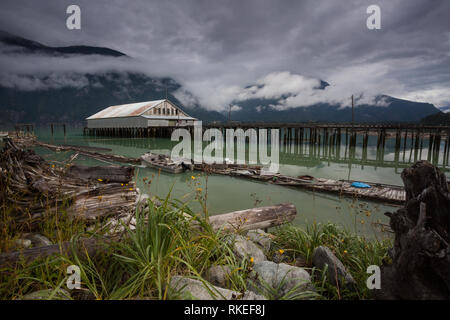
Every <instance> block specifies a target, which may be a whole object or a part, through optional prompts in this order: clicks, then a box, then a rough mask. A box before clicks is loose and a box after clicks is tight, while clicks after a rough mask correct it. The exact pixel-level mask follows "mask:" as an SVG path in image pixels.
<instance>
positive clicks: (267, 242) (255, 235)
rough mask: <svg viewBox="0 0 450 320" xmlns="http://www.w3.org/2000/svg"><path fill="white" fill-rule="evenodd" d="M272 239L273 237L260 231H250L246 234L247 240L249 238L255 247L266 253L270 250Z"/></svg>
mask: <svg viewBox="0 0 450 320" xmlns="http://www.w3.org/2000/svg"><path fill="white" fill-rule="evenodd" d="M272 237H273V236H272V235H271V234H269V233H266V232H264V231H263V230H261V229H257V230H250V231H249V232H247V238H249V240H251V241H253V242H254V243H256V244H257V245H259V246H261V248H262V249H263V250H264V252H268V251H269V250H270V247H271V246H272V243H273V241H272Z"/></svg>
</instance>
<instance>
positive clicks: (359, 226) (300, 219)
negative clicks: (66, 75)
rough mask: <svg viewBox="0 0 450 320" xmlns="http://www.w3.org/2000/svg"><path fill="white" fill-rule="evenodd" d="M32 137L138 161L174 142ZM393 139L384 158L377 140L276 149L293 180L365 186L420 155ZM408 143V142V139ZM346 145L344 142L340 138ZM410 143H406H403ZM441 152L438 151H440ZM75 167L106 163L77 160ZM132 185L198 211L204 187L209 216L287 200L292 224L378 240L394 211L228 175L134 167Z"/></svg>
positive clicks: (75, 134)
mask: <svg viewBox="0 0 450 320" xmlns="http://www.w3.org/2000/svg"><path fill="white" fill-rule="evenodd" d="M36 133H37V135H38V137H39V139H41V140H43V141H48V142H52V143H55V144H63V143H67V144H74V145H85V146H91V147H105V148H110V149H112V151H111V153H113V154H120V155H124V156H129V157H139V156H141V155H142V154H143V153H145V152H148V151H152V152H156V153H164V154H170V150H171V147H172V146H173V145H174V144H176V142H172V141H170V140H169V139H160V138H140V139H139V138H135V139H130V138H108V137H101V138H100V137H97V138H96V137H85V136H83V135H82V130H81V129H71V130H69V131H68V135H67V138H66V140H65V141H64V137H63V134H62V131H61V130H59V131H58V130H56V132H55V136H54V137H53V138H52V137H51V136H50V130H49V129H48V128H44V129H42V130H38V131H37V132H36ZM394 140H395V139H390V140H387V142H386V146H385V152H384V156H383V157H381V160H380V155H379V154H377V151H376V137H370V139H369V148H368V150H367V156H366V157H365V158H364V160H363V161H362V160H360V159H361V158H362V153H363V150H362V148H361V141H359V139H358V140H357V141H358V142H357V146H356V149H355V150H354V153H353V154H352V155H353V156H352V157H350V158H349V156H348V154H349V150H346V148H345V145H342V146H340V148H328V147H327V148H323V146H321V147H320V148H310V147H309V145H307V144H306V145H303V146H298V145H294V144H289V145H286V146H281V147H280V173H282V174H287V175H292V176H298V175H305V174H306V175H311V176H314V177H321V178H332V179H352V180H362V181H370V182H381V183H388V184H397V185H402V181H401V178H400V173H401V171H402V168H403V167H406V166H407V165H408V163H412V162H413V161H414V157H416V159H417V158H418V157H420V155H417V154H414V152H411V151H410V150H405V152H403V150H400V153H398V152H397V155H396V152H395V150H394V142H395V141H394ZM408 140H409V139H408ZM342 141H345V139H342ZM407 145H409V142H408V143H407ZM441 150H443V148H441ZM37 151H38V152H39V153H41V154H43V155H45V157H46V158H47V159H48V160H51V161H59V160H62V159H65V158H67V157H68V156H70V155H71V154H72V153H70V152H61V153H53V152H50V151H48V150H44V149H38V150H37ZM427 153H428V152H427V148H426V146H424V149H423V151H422V156H421V157H422V158H423V159H426V158H427ZM77 162H78V163H80V164H97V165H98V164H100V165H102V164H105V163H104V162H100V161H96V160H92V159H90V158H87V157H84V156H79V158H78V160H77ZM136 173H137V185H138V187H139V188H140V190H141V191H142V192H145V193H150V194H152V195H157V196H159V197H165V196H166V195H167V194H168V193H169V191H170V190H171V189H172V193H171V195H172V197H173V198H178V199H181V200H183V201H186V202H188V203H189V205H190V206H191V207H192V208H193V209H195V210H197V211H200V210H201V209H200V208H201V207H200V205H199V203H198V202H197V200H196V199H195V195H196V189H197V188H202V190H203V191H204V190H205V189H206V187H207V190H208V198H207V206H208V210H209V213H210V214H219V213H224V212H229V211H234V210H242V209H248V208H252V207H255V206H264V205H272V204H278V203H283V202H291V203H293V204H294V205H295V206H296V207H297V211H298V214H297V218H296V220H295V221H294V223H296V224H300V225H306V224H310V223H313V222H320V223H325V222H334V223H338V224H340V225H342V226H343V227H345V228H347V229H350V230H352V231H355V232H357V233H360V234H365V235H373V234H374V233H376V234H377V236H380V233H379V232H378V231H377V229H378V228H379V224H380V223H381V224H387V223H388V219H387V218H386V217H385V216H384V214H383V213H384V212H386V211H392V210H396V209H397V208H396V207H393V206H388V205H383V204H380V203H376V202H366V201H361V200H359V201H354V200H352V199H349V198H339V197H338V196H333V195H328V194H321V193H313V192H308V191H302V190H298V189H293V188H288V187H282V186H276V185H269V184H265V183H259V182H253V181H247V180H244V179H239V178H233V177H228V176H220V175H212V176H209V177H208V179H207V185H206V177H205V176H204V174H199V173H197V172H195V173H194V176H195V180H193V179H192V177H191V176H192V173H191V172H187V173H183V174H177V175H172V174H168V173H160V174H159V173H158V172H157V170H154V169H150V168H142V167H137V168H136ZM144 178H147V179H149V180H151V181H152V182H151V184H150V185H149V184H147V183H144V182H143V179H144Z"/></svg>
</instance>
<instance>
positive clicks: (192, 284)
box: [169, 276, 265, 300]
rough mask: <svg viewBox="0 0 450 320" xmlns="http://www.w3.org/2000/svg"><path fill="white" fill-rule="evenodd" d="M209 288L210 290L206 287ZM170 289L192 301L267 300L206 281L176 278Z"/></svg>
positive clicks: (247, 292)
mask: <svg viewBox="0 0 450 320" xmlns="http://www.w3.org/2000/svg"><path fill="white" fill-rule="evenodd" d="M206 286H208V288H209V290H208V288H207V287H206ZM169 287H170V288H171V289H172V290H175V291H177V292H178V293H179V294H180V295H181V296H182V297H183V298H187V299H191V300H265V298H264V297H263V296H260V295H257V294H255V293H254V292H250V291H246V292H244V294H242V293H239V292H236V291H232V290H228V289H223V288H219V287H216V286H213V285H212V284H210V283H208V282H206V281H205V283H203V282H202V281H200V280H196V279H190V278H186V277H182V276H174V277H172V279H170V283H169Z"/></svg>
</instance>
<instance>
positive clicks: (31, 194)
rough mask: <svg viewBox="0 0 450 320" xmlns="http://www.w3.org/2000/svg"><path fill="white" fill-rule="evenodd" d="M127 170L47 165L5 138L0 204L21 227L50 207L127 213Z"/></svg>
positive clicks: (89, 214) (76, 212)
mask: <svg viewBox="0 0 450 320" xmlns="http://www.w3.org/2000/svg"><path fill="white" fill-rule="evenodd" d="M94 171H97V172H94ZM133 175H134V168H132V167H119V166H116V167H112V166H110V167H104V168H99V167H96V168H93V169H90V168H87V167H82V166H75V165H72V164H70V163H67V164H66V165H65V166H59V167H58V166H55V165H51V164H49V163H48V162H46V161H45V160H44V159H43V158H42V157H40V156H39V155H37V154H35V153H34V152H33V151H32V150H22V149H21V148H19V147H18V146H16V145H15V143H14V142H13V141H12V140H11V139H8V140H6V142H5V146H4V148H3V150H2V152H1V154H0V206H1V207H2V208H3V209H4V210H6V211H8V212H9V215H10V217H11V218H12V220H13V221H14V222H15V223H16V224H17V225H26V226H27V228H32V227H33V225H36V223H38V222H39V221H40V218H41V217H42V216H43V215H45V214H48V213H55V212H58V213H60V212H64V211H65V212H67V213H68V214H69V215H73V216H77V217H81V218H86V219H90V218H97V217H100V216H106V215H111V214H113V215H120V214H129V213H130V212H134V210H135V204H136V196H137V192H136V188H135V183H134V182H133V181H132V178H133ZM1 223H2V222H0V227H1Z"/></svg>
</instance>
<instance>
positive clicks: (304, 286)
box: [247, 261, 315, 297]
mask: <svg viewBox="0 0 450 320" xmlns="http://www.w3.org/2000/svg"><path fill="white" fill-rule="evenodd" d="M266 286H270V287H271V288H274V289H278V290H279V291H278V292H277V296H278V297H283V296H285V295H286V294H288V293H290V294H301V293H306V292H308V291H315V288H314V285H313V284H312V283H311V276H310V275H309V273H308V272H307V271H306V270H305V269H303V268H299V267H294V266H290V265H288V264H285V263H280V264H277V263H274V262H272V261H262V262H258V263H255V264H254V266H253V271H252V273H251V274H250V275H249V278H248V280H247V288H248V289H249V290H252V291H255V292H258V293H261V292H264V290H265V288H264V287H266Z"/></svg>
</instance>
